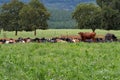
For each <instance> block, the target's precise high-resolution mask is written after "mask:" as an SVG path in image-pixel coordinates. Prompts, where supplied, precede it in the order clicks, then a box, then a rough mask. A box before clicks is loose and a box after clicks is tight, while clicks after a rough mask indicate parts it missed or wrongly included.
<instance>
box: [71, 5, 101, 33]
mask: <svg viewBox="0 0 120 80" xmlns="http://www.w3.org/2000/svg"><path fill="white" fill-rule="evenodd" d="M100 13H101V9H100V8H99V7H98V6H96V5H94V4H79V5H78V6H77V7H76V9H75V11H74V12H73V15H72V17H73V19H75V20H76V22H77V23H78V28H80V29H83V28H92V30H93V31H95V29H96V28H99V25H100V23H99V22H100V19H99V18H100Z"/></svg>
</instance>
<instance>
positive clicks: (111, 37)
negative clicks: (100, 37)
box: [105, 33, 117, 42]
mask: <svg viewBox="0 0 120 80" xmlns="http://www.w3.org/2000/svg"><path fill="white" fill-rule="evenodd" d="M105 41H106V42H113V41H117V37H116V36H115V35H114V34H111V33H107V34H106V35H105Z"/></svg>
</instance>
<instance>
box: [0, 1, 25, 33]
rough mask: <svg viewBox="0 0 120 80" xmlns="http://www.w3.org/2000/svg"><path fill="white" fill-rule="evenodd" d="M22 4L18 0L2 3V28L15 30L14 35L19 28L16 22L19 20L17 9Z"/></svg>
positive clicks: (0, 15) (20, 7) (19, 8)
mask: <svg viewBox="0 0 120 80" xmlns="http://www.w3.org/2000/svg"><path fill="white" fill-rule="evenodd" d="M23 5H24V4H23V3H22V2H20V1H19V0H11V2H10V3H7V4H3V6H2V7H1V13H0V17H1V25H2V28H3V30H5V31H15V35H17V31H20V30H21V28H20V26H19V23H18V22H19V20H20V17H19V11H20V10H21V9H22V7H23Z"/></svg>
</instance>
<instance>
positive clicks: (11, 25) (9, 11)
mask: <svg viewBox="0 0 120 80" xmlns="http://www.w3.org/2000/svg"><path fill="white" fill-rule="evenodd" d="M49 16H50V13H49V12H48V11H47V9H46V8H45V6H44V5H43V4H42V3H40V1H39V0H31V1H30V2H29V3H28V4H25V3H23V2H21V1H19V0H11V1H10V2H9V3H6V4H3V5H2V7H1V9H0V26H1V28H2V29H3V30H5V31H15V35H17V33H18V31H22V30H25V31H34V35H36V29H47V28H48V24H47V20H48V19H49Z"/></svg>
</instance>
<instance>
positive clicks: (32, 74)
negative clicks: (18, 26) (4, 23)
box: [0, 29, 120, 80]
mask: <svg viewBox="0 0 120 80" xmlns="http://www.w3.org/2000/svg"><path fill="white" fill-rule="evenodd" d="M80 31H91V30H70V29H68V30H63V29H61V30H45V31H42V30H38V31H37V36H36V37H46V38H50V37H56V36H61V35H77V33H78V32H80ZM108 32H110V33H113V34H115V35H116V36H117V37H118V38H120V36H119V34H120V31H105V30H96V33H97V34H106V33H108ZM4 36H5V37H8V38H18V37H31V38H35V36H34V35H33V32H19V33H18V36H14V33H13V32H3V31H2V33H1V35H0V37H1V38H2V37H4ZM119 75H120V42H111V43H110V42H107V43H84V42H80V43H26V44H21V43H17V44H2V45H0V80H119V79H120V76H119Z"/></svg>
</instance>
